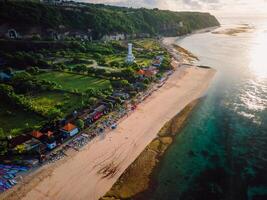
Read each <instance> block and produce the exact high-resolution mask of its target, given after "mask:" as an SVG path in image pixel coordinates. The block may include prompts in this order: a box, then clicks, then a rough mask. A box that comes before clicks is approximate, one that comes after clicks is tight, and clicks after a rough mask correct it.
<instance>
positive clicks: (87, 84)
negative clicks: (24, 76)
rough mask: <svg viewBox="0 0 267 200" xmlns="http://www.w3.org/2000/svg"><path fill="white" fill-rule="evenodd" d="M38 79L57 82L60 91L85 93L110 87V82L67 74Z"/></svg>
mask: <svg viewBox="0 0 267 200" xmlns="http://www.w3.org/2000/svg"><path fill="white" fill-rule="evenodd" d="M37 78H39V79H43V80H47V81H53V82H56V83H57V84H58V85H59V87H60V89H62V90H66V91H75V90H77V91H78V92H85V91H86V90H87V89H88V88H97V89H105V88H107V87H109V86H110V82H109V80H105V79H100V78H95V77H90V76H86V75H79V74H72V73H66V72H47V73H42V74H39V75H37Z"/></svg>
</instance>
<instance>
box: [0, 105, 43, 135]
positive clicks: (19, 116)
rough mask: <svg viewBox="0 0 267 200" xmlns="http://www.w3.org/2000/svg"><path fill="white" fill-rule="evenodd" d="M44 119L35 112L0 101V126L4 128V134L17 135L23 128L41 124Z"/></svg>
mask: <svg viewBox="0 0 267 200" xmlns="http://www.w3.org/2000/svg"><path fill="white" fill-rule="evenodd" d="M44 120H45V119H44V118H42V117H40V116H39V115H36V114H35V113H30V112H26V111H23V110H22V109H15V108H13V107H11V106H10V105H8V104H7V103H5V102H2V101H1V104H0V122H1V123H0V128H2V129H3V130H4V133H5V134H6V135H19V134H20V133H21V132H22V131H23V129H26V128H33V127H34V126H38V125H41V123H42V122H44Z"/></svg>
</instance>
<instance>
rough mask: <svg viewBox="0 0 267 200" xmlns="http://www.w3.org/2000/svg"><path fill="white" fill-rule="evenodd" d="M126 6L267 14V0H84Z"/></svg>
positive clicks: (233, 13)
mask: <svg viewBox="0 0 267 200" xmlns="http://www.w3.org/2000/svg"><path fill="white" fill-rule="evenodd" d="M82 1H84V2H89V3H104V4H111V5H117V6H126V7H145V8H160V9H167V10H174V11H181V10H192V11H203V12H211V13H212V14H217V15H242V16H245V15H249V16H251V15H252V16H253V15H266V16H267V0H82Z"/></svg>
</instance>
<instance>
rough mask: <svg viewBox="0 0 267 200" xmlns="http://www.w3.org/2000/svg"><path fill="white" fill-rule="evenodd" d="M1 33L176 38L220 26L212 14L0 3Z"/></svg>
mask: <svg viewBox="0 0 267 200" xmlns="http://www.w3.org/2000/svg"><path fill="white" fill-rule="evenodd" d="M0 24H1V26H0V32H2V35H3V33H4V31H5V29H6V28H9V29H10V28H14V29H16V30H17V31H18V32H19V33H21V34H26V33H27V34H28V33H29V32H30V33H32V32H35V33H38V34H41V35H44V34H46V33H47V32H48V30H51V29H52V30H54V31H56V32H59V33H66V31H80V32H83V33H88V34H90V37H92V38H93V39H100V38H102V37H103V36H104V35H110V34H114V33H123V34H127V35H131V36H138V35H144V34H145V35H149V36H155V35H164V36H175V35H181V34H185V33H190V32H191V31H193V30H196V29H201V28H206V27H210V26H217V25H219V22H218V21H217V19H216V18H215V17H214V16H212V15H210V14H209V13H199V12H171V11H167V10H158V9H153V10H151V9H145V8H140V9H133V8H122V7H114V6H107V5H102V4H87V3H73V2H72V3H64V4H61V5H57V6H54V5H47V4H41V3H34V2H19V1H11V2H7V3H3V2H0Z"/></svg>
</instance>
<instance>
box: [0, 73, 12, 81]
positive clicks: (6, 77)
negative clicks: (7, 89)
mask: <svg viewBox="0 0 267 200" xmlns="http://www.w3.org/2000/svg"><path fill="white" fill-rule="evenodd" d="M11 78H12V75H9V74H7V73H5V72H0V81H4V82H6V81H10V79H11Z"/></svg>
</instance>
